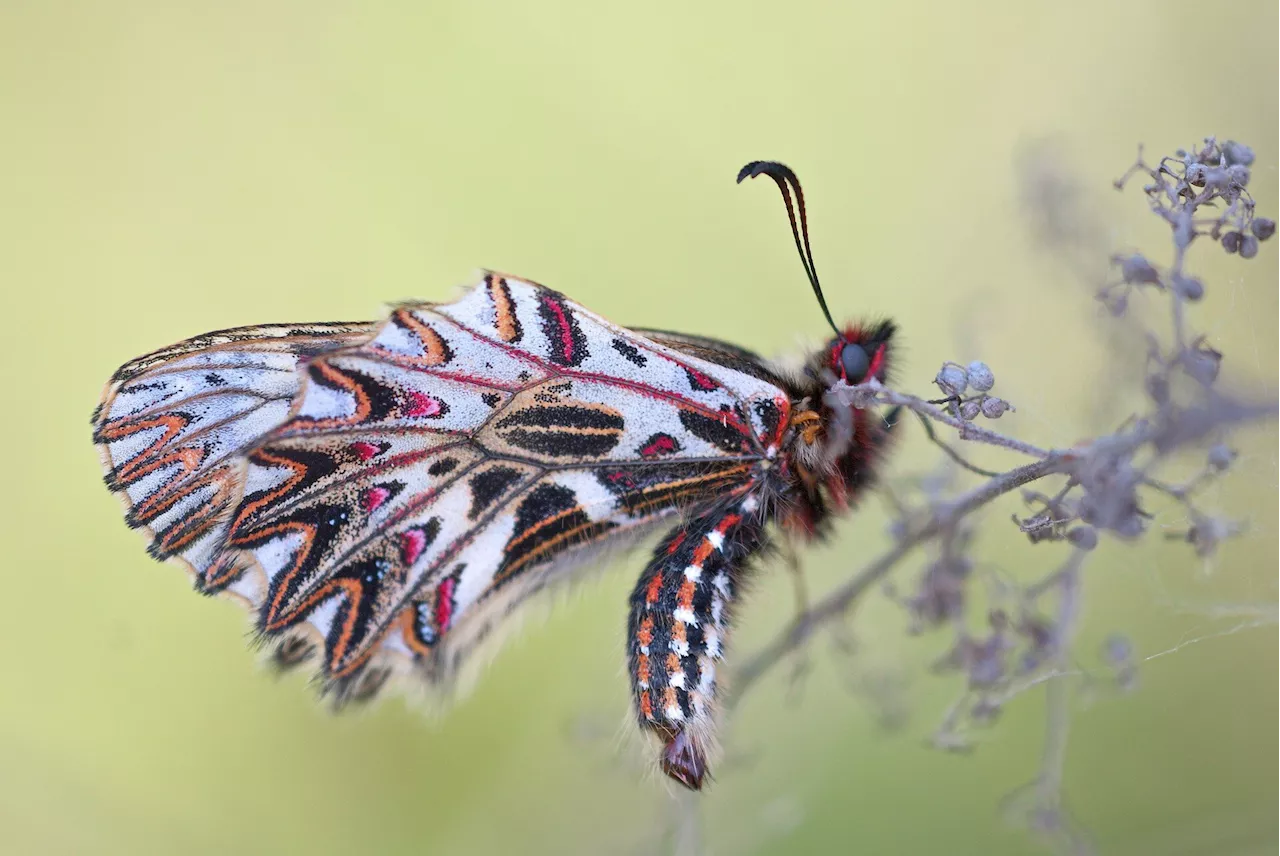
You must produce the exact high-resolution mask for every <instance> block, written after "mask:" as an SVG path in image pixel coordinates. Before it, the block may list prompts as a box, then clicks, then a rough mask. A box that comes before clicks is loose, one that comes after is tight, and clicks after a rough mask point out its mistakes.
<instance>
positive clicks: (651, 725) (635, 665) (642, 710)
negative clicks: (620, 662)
mask: <svg viewBox="0 0 1280 856" xmlns="http://www.w3.org/2000/svg"><path fill="white" fill-rule="evenodd" d="M758 514H759V501H758V499H757V498H756V496H755V495H754V493H748V494H747V495H746V496H745V497H739V498H737V499H736V500H734V501H733V502H731V503H729V504H728V505H722V506H720V507H717V508H715V509H713V510H711V511H708V512H705V513H703V514H701V515H699V516H697V517H694V518H693V519H691V520H690V521H688V523H687V524H686V525H684V526H682V527H681V528H679V529H677V530H676V531H674V532H673V533H672V534H671V535H669V536H668V537H667V538H666V539H664V540H663V542H662V543H661V544H660V545H659V546H658V549H657V550H656V552H655V554H654V558H653V560H652V561H651V562H650V563H649V565H648V567H646V568H645V570H644V573H643V574H642V575H641V576H640V580H639V582H638V583H637V585H636V588H635V590H634V592H633V593H632V595H631V621H630V632H629V633H628V640H629V642H628V644H629V648H630V651H629V655H630V667H631V668H630V676H631V684H632V689H633V692H634V696H635V702H636V711H637V713H638V715H639V718H640V725H641V727H643V728H645V729H648V730H651V731H653V732H656V733H657V734H658V735H659V736H660V737H661V738H662V739H663V740H664V742H665V749H664V753H663V759H662V763H663V768H664V770H665V771H666V772H667V773H668V775H671V776H673V777H674V778H676V779H677V780H679V781H681V782H682V783H684V784H685V785H688V786H689V787H693V788H697V787H700V785H701V781H702V777H703V775H704V774H705V771H706V752H707V747H706V746H705V745H703V743H704V742H705V737H706V734H707V733H708V732H709V731H710V726H711V721H712V714H713V710H712V708H713V703H714V700H715V688H716V667H717V665H718V664H719V663H720V662H721V661H722V660H723V659H724V646H725V641H726V636H727V634H728V630H729V620H730V613H731V611H732V609H733V604H734V599H735V597H736V596H737V594H738V591H739V589H740V587H741V585H742V575H743V572H744V570H745V567H746V563H747V559H748V558H749V557H750V556H751V555H753V554H754V553H756V552H757V551H758V550H759V549H760V548H761V546H762V544H763V540H764V527H763V525H762V522H761V520H760V518H759V516H758Z"/></svg>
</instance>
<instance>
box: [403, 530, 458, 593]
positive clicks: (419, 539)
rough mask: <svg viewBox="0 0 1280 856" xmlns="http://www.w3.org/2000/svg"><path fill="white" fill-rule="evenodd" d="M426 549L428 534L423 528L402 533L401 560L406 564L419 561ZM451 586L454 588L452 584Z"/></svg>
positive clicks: (448, 581)
mask: <svg viewBox="0 0 1280 856" xmlns="http://www.w3.org/2000/svg"><path fill="white" fill-rule="evenodd" d="M425 549H427V536H426V533H424V532H423V531H422V530H421V529H410V530H408V531H407V532H404V533H402V534H401V535H400V560H401V561H402V562H404V564H405V565H412V564H413V563H414V562H416V561H418V557H419V556H421V555H422V551H423V550H425ZM445 582H446V583H450V584H452V580H445ZM442 588H443V586H442ZM450 588H451V589H452V585H450ZM438 612H439V610H438V609H437V613H438Z"/></svg>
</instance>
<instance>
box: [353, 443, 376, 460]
mask: <svg viewBox="0 0 1280 856" xmlns="http://www.w3.org/2000/svg"><path fill="white" fill-rule="evenodd" d="M347 448H349V449H350V450H351V451H352V452H354V453H355V455H356V457H357V458H359V459H360V460H362V461H367V460H369V459H370V458H372V457H373V456H374V455H376V454H378V453H379V452H381V451H382V450H381V449H379V448H378V447H377V446H375V445H373V444H372V443H366V442H365V441H364V440H357V441H356V442H354V443H352V444H351V445H350V446H348V447H347Z"/></svg>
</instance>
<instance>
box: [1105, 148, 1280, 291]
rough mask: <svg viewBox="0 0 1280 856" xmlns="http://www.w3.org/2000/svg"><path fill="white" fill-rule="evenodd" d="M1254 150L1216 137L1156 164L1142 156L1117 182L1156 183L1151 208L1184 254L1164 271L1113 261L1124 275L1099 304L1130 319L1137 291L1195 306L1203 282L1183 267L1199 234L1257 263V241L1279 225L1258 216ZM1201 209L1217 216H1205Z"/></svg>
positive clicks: (1140, 260) (1136, 259) (1137, 261)
mask: <svg viewBox="0 0 1280 856" xmlns="http://www.w3.org/2000/svg"><path fill="white" fill-rule="evenodd" d="M1253 159H1254V155H1253V149H1251V148H1249V147H1248V146H1246V145H1244V144H1243V143H1238V142H1236V141H1235V140H1227V141H1226V142H1224V143H1219V142H1218V141H1217V140H1216V139H1214V138H1213V137H1208V138H1206V139H1205V141H1204V144H1203V145H1202V146H1200V147H1198V148H1194V149H1192V150H1191V151H1186V150H1184V149H1178V150H1177V152H1175V154H1174V156H1173V157H1166V158H1161V160H1160V162H1159V164H1157V165H1156V166H1155V167H1150V166H1147V164H1145V163H1144V162H1143V161H1142V159H1141V156H1139V159H1138V162H1137V163H1135V164H1134V165H1133V167H1131V168H1130V170H1129V172H1127V173H1126V174H1125V175H1124V176H1123V177H1122V178H1120V179H1118V180H1117V181H1116V182H1115V184H1116V187H1117V188H1118V189H1123V187H1124V185H1125V182H1126V181H1127V180H1128V179H1129V177H1130V176H1131V175H1133V174H1135V173H1143V174H1145V175H1147V176H1148V177H1149V178H1150V179H1151V181H1150V182H1149V183H1148V184H1146V185H1145V186H1144V187H1143V191H1144V192H1145V193H1146V194H1147V201H1148V203H1149V204H1150V206H1151V210H1152V211H1154V212H1155V213H1156V214H1158V215H1159V216H1160V217H1162V218H1163V219H1164V220H1165V221H1166V222H1167V223H1168V224H1169V225H1170V227H1171V228H1172V229H1173V236H1174V246H1175V247H1176V249H1177V251H1178V254H1177V258H1176V259H1175V261H1174V265H1173V267H1172V268H1170V269H1167V270H1162V269H1160V268H1158V267H1157V266H1156V265H1154V264H1152V263H1151V262H1150V261H1148V260H1147V259H1146V258H1145V257H1143V256H1142V255H1141V254H1138V253H1122V254H1118V255H1116V256H1113V257H1112V260H1111V261H1112V264H1113V265H1114V266H1115V268H1116V269H1117V272H1118V278H1117V280H1116V281H1114V282H1111V283H1108V284H1107V285H1106V286H1104V287H1103V288H1102V289H1101V290H1099V292H1098V299H1099V300H1101V301H1102V303H1103V305H1104V306H1105V307H1106V308H1107V310H1108V311H1109V312H1110V313H1111V314H1113V315H1123V314H1124V313H1125V312H1126V311H1127V310H1128V306H1129V295H1130V293H1131V292H1132V291H1133V289H1135V288H1141V287H1151V288H1155V289H1158V290H1166V291H1169V292H1171V293H1172V294H1174V295H1175V296H1176V297H1178V298H1179V299H1181V300H1185V301H1188V302H1191V303H1194V302H1196V301H1198V300H1200V299H1201V298H1203V297H1204V282H1203V281H1202V280H1200V279H1199V278H1197V277H1194V276H1191V275H1189V274H1187V273H1186V272H1185V271H1183V270H1182V256H1183V253H1184V252H1185V251H1186V249H1187V247H1189V246H1190V245H1191V243H1192V241H1194V240H1195V239H1196V238H1197V237H1208V238H1210V239H1211V240H1213V241H1217V242H1218V243H1220V244H1221V246H1222V248H1223V249H1224V250H1226V251H1227V252H1228V253H1232V254H1236V255H1239V256H1240V257H1241V258H1244V259H1251V258H1253V257H1254V256H1256V255H1257V254H1258V242H1259V241H1266V240H1268V239H1269V238H1271V237H1272V236H1273V235H1275V233H1276V222H1275V220H1272V219H1269V218H1266V217H1256V216H1254V200H1253V197H1252V195H1250V193H1249V190H1248V185H1249V180H1250V178H1251V177H1252V176H1251V172H1250V167H1251V166H1252V165H1253ZM1201 209H1208V210H1211V211H1212V212H1213V216H1211V217H1202V216H1199V215H1200V214H1201Z"/></svg>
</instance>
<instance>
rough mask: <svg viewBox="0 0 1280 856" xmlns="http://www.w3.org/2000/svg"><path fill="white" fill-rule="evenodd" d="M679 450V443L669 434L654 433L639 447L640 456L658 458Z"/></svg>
mask: <svg viewBox="0 0 1280 856" xmlns="http://www.w3.org/2000/svg"><path fill="white" fill-rule="evenodd" d="M678 451H680V444H679V443H678V442H677V441H676V438H675V437H672V436H671V435H670V434H654V435H653V436H652V437H650V438H649V439H648V441H647V442H646V443H645V444H644V445H643V446H641V447H640V457H642V458H660V457H663V456H664V455H674V454H675V453H676V452H678Z"/></svg>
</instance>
